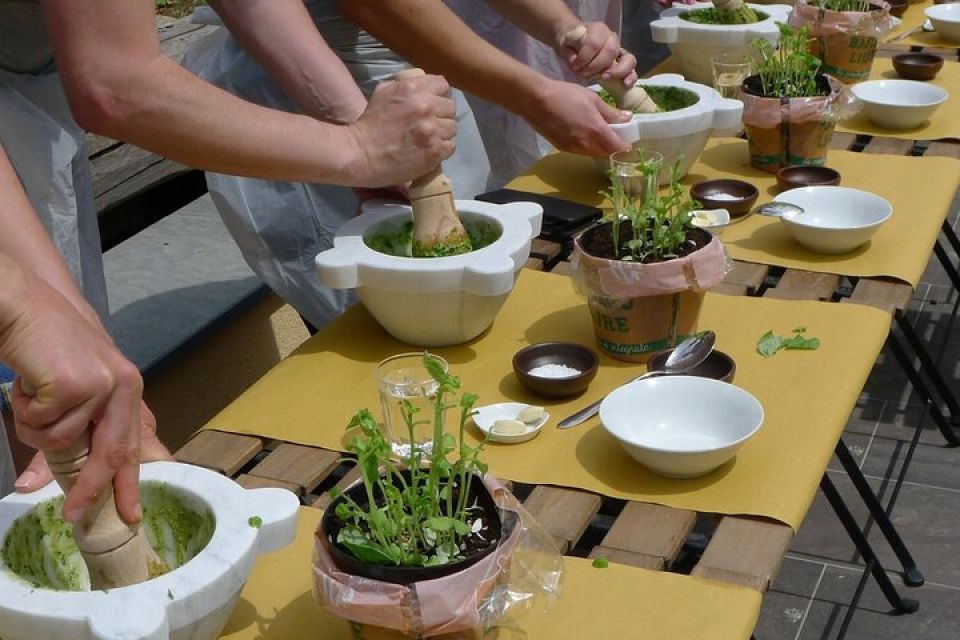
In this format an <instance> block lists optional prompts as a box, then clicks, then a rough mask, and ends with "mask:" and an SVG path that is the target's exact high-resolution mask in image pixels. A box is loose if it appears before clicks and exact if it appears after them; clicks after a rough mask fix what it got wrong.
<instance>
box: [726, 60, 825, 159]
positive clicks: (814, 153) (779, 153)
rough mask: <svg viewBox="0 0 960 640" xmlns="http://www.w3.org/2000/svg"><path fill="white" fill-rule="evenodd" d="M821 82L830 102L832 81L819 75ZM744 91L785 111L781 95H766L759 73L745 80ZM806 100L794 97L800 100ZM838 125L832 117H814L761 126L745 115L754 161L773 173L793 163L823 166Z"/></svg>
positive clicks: (774, 107)
mask: <svg viewBox="0 0 960 640" xmlns="http://www.w3.org/2000/svg"><path fill="white" fill-rule="evenodd" d="M817 85H818V86H819V87H820V88H821V90H822V93H821V94H820V96H821V97H823V98H824V102H825V103H826V98H827V96H828V95H829V94H830V83H829V81H828V80H827V78H826V76H822V75H821V76H818V77H817ZM743 91H744V93H747V94H749V95H752V96H759V97H762V98H767V99H769V101H770V107H769V108H770V109H775V110H777V111H778V112H780V113H782V111H783V108H782V105H781V104H780V102H781V100H780V98H777V97H774V96H765V95H764V94H763V89H762V85H761V83H760V77H759V76H750V77H749V78H747V79H746V80H744V83H743ZM805 99H806V98H790V100H798V101H799V100H805ZM781 117H782V116H781ZM835 126H836V123H835V122H834V121H833V120H832V119H829V118H823V117H819V118H817V117H812V116H810V117H804V118H802V119H798V120H794V121H783V120H781V121H780V122H779V123H777V124H776V125H775V126H773V127H761V126H757V125H755V124H753V123H751V122H750V119H749V117H747V118H744V129H745V130H746V134H747V142H748V147H749V151H750V164H751V165H752V166H754V167H756V168H757V169H761V170H763V171H767V172H769V173H776V172H777V170H778V169H780V168H782V167H787V166H792V165H817V166H819V165H822V164H824V162H825V161H826V158H827V151H828V150H829V147H830V139H831V138H832V137H833V130H834V127H835Z"/></svg>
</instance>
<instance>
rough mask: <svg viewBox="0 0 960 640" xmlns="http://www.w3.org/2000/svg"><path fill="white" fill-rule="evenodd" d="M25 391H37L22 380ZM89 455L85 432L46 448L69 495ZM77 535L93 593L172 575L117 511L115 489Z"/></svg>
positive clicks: (102, 499) (85, 516)
mask: <svg viewBox="0 0 960 640" xmlns="http://www.w3.org/2000/svg"><path fill="white" fill-rule="evenodd" d="M20 384H21V387H22V388H23V391H24V393H26V394H28V395H32V394H33V390H32V389H31V388H30V387H29V385H28V384H27V382H26V381H25V380H23V379H21V381H20ZM89 453H90V439H89V434H87V433H83V434H82V435H81V436H80V437H79V438H78V439H77V441H76V442H74V443H73V444H72V445H71V446H70V447H68V448H66V449H60V450H56V451H52V450H46V451H44V452H43V456H44V457H45V458H46V459H47V465H49V467H50V471H52V472H53V477H54V478H55V479H56V481H57V484H59V485H60V488H61V489H63V493H64V494H67V493H69V492H70V489H72V488H73V485H74V483H75V482H76V480H77V475H78V474H79V473H80V469H82V468H83V465H84V464H85V463H86V461H87V457H88V455H89ZM73 537H74V539H75V540H76V541H77V547H79V548H80V553H81V554H82V555H83V559H84V561H85V562H86V564H87V570H88V572H89V573H90V586H91V588H93V589H114V588H117V587H125V586H128V585H133V584H139V583H141V582H144V581H146V580H149V579H150V578H153V577H155V576H158V575H161V574H163V573H166V572H167V571H169V570H170V569H169V567H168V566H167V563H166V562H164V561H163V560H162V559H161V558H160V557H159V556H158V555H157V553H156V552H155V551H154V550H153V548H152V547H151V546H150V544H149V543H148V542H147V540H146V538H145V537H144V535H143V531H142V530H141V529H140V525H139V524H127V523H126V522H124V521H123V520H122V519H121V518H120V514H118V513H117V505H116V503H115V502H114V498H113V488H112V487H107V488H106V489H104V491H103V492H102V493H101V494H100V495H99V497H98V499H97V500H96V502H94V503H93V504H92V505H90V508H88V509H87V511H86V512H85V513H84V514H83V517H82V518H81V519H80V520H78V521H77V522H75V523H74V525H73Z"/></svg>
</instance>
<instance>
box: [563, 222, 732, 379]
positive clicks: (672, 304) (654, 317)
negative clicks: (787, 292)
mask: <svg viewBox="0 0 960 640" xmlns="http://www.w3.org/2000/svg"><path fill="white" fill-rule="evenodd" d="M631 231H632V229H631V226H630V223H629V221H624V222H622V223H621V226H620V237H621V240H622V241H625V240H626V239H627V238H629V237H630V235H631ZM712 239H713V237H712V236H711V235H710V234H709V233H708V232H706V231H704V230H703V229H692V230H691V231H690V232H689V234H688V239H687V242H686V244H685V245H683V246H682V247H681V248H680V250H679V254H680V257H683V256H688V255H690V254H691V253H693V252H695V251H697V250H698V249H701V248H703V247H705V246H707V245H708V244H709V243H710V242H711V240H712ZM577 242H578V245H579V247H580V249H581V250H582V251H584V252H585V253H586V254H589V255H587V256H585V257H584V260H583V261H582V263H583V267H582V268H585V269H590V268H591V267H590V266H589V263H590V261H591V259H596V258H600V259H603V260H614V261H619V260H618V258H617V257H616V255H615V254H614V251H613V240H612V236H611V233H610V223H606V224H604V225H600V226H598V227H594V228H593V229H590V230H588V231H586V232H584V233H583V235H582V236H581V237H580V238H579V239H578V241H577ZM621 255H622V253H621ZM621 264H624V265H629V263H623V262H621ZM627 268H628V267H627ZM588 279H589V278H588ZM703 297H704V292H703V291H699V290H692V289H691V290H684V291H680V292H676V293H665V294H659V295H646V296H640V297H636V298H617V297H612V296H609V295H606V294H605V293H603V292H602V291H599V290H597V291H592V292H591V293H589V295H588V297H587V306H588V308H589V309H590V315H591V316H592V318H593V325H594V333H595V334H596V338H597V346H599V347H600V348H601V349H602V350H603V351H604V352H606V353H607V354H609V355H611V356H612V357H614V358H617V359H618V360H625V361H628V362H646V361H647V360H648V359H649V358H650V357H652V356H653V354H655V353H657V352H658V351H662V350H664V349H668V348H670V347H672V346H676V343H677V342H679V341H682V340H683V339H684V338H687V337H689V336H691V335H693V334H694V333H696V330H697V321H698V319H699V317H700V307H701V305H702V303H703Z"/></svg>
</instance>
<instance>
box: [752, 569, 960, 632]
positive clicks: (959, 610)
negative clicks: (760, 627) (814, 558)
mask: <svg viewBox="0 0 960 640" xmlns="http://www.w3.org/2000/svg"><path fill="white" fill-rule="evenodd" d="M859 579H860V572H859V571H855V570H851V569H845V568H842V567H828V568H827V570H826V573H825V574H824V577H823V580H822V581H821V583H820V587H819V589H818V590H817V596H816V598H815V599H814V602H813V605H812V606H811V608H810V611H809V613H808V614H807V616H806V617H805V619H804V624H803V630H802V633H801V634H800V636H799V638H800V640H832V639H834V638H836V637H837V635H838V633H839V627H840V623H841V620H842V619H843V617H844V616H845V615H846V613H847V609H848V606H849V603H850V598H851V597H852V596H853V593H854V589H855V587H856V584H857V582H858V580H859ZM900 591H901V595H903V596H905V597H911V598H915V599H918V600H919V601H920V609H919V610H918V611H917V612H915V613H913V614H896V613H892V612H891V610H890V606H889V604H888V603H887V601H886V599H884V598H883V596H882V594H881V593H880V591H879V589H878V588H877V587H876V583H875V582H874V581H873V580H872V579H871V580H870V582H869V583H868V585H867V588H866V590H865V591H864V595H863V598H862V600H861V601H860V603H859V606H858V608H857V611H856V613H855V614H854V616H853V618H852V620H851V624H850V627H849V629H848V631H847V634H846V636H845V637H846V639H847V640H904V639H909V640H956V638H957V637H958V629H960V590H957V589H952V588H947V587H943V586H939V585H925V586H923V587H921V588H919V589H902V588H901V589H900ZM773 638H775V636H771V637H770V639H773ZM758 640H768V638H761V637H760V636H758Z"/></svg>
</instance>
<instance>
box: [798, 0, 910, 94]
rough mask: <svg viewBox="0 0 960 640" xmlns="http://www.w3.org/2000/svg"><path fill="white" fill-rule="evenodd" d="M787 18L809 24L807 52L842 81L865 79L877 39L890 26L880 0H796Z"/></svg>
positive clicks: (850, 81) (884, 3) (885, 5)
mask: <svg viewBox="0 0 960 640" xmlns="http://www.w3.org/2000/svg"><path fill="white" fill-rule="evenodd" d="M789 22H790V25H791V26H793V27H802V26H805V25H809V26H810V35H811V36H812V37H811V39H810V40H809V43H808V44H809V50H810V53H811V54H813V55H814V56H816V57H817V58H819V59H820V60H822V61H823V66H822V71H823V72H824V73H828V74H830V75H832V76H834V77H836V78H837V79H839V80H841V81H843V82H846V83H854V82H860V81H861V80H866V79H867V77H868V76H869V75H870V68H871V67H872V66H873V58H874V55H875V54H876V52H877V42H878V41H879V39H880V38H883V37H884V36H886V34H887V33H888V32H889V31H890V29H891V28H892V27H893V21H892V19H891V17H890V5H889V4H887V3H886V2H883V0H797V1H796V4H795V6H794V10H793V13H791V14H790V21H789Z"/></svg>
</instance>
